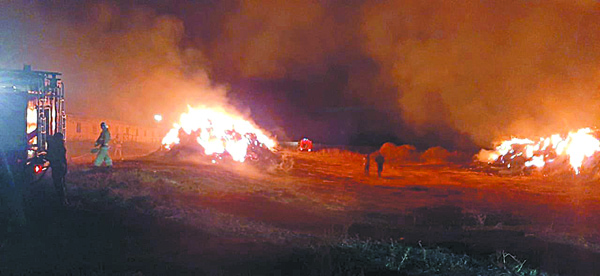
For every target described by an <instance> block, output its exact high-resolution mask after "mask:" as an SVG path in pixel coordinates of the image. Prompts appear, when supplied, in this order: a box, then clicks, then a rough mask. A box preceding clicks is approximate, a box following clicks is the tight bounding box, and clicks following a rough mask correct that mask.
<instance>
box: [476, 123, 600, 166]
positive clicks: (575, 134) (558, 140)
mask: <svg viewBox="0 0 600 276" xmlns="http://www.w3.org/2000/svg"><path fill="white" fill-rule="evenodd" d="M597 137H598V131H595V130H592V129H590V128H582V129H579V130H577V131H572V132H569V133H568V134H567V135H560V134H554V135H551V136H550V137H542V138H539V139H537V140H531V139H522V138H512V139H510V140H506V141H502V142H500V143H499V144H498V146H496V148H495V149H493V150H485V149H482V150H481V151H480V152H479V153H478V154H477V155H476V156H475V158H476V160H478V161H479V162H484V163H487V164H489V165H491V166H493V167H497V168H499V169H500V170H502V171H501V173H503V174H521V173H530V172H532V171H535V170H537V171H540V172H541V173H542V174H544V175H552V174H557V173H567V172H568V173H574V174H582V173H585V174H594V175H595V174H596V173H597V170H598V166H599V165H600V154H599V152H600V140H598V138H597Z"/></svg>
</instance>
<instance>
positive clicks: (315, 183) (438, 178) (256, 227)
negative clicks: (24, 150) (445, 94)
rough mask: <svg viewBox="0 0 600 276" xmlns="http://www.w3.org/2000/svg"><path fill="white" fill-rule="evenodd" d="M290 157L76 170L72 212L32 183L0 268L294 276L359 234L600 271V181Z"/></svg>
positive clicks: (547, 266) (557, 268) (553, 267)
mask: <svg viewBox="0 0 600 276" xmlns="http://www.w3.org/2000/svg"><path fill="white" fill-rule="evenodd" d="M289 154H290V155H291V156H292V158H293V160H294V168H293V169H292V170H291V171H289V172H284V171H280V170H272V169H269V170H265V169H264V168H256V167H254V166H250V165H239V164H234V165H232V164H222V165H213V164H210V163H208V162H203V161H197V160H196V161H190V160H188V161H181V160H179V161H175V160H173V159H168V158H164V157H148V158H145V159H143V160H135V161H134V160H128V161H123V162H121V163H117V165H116V166H115V168H114V169H113V171H111V172H104V171H94V170H89V169H88V168H87V166H83V165H79V166H74V168H73V169H72V171H71V172H70V174H69V178H68V182H69V185H70V187H69V188H70V190H69V193H70V194H71V197H72V207H70V208H68V209H66V210H62V209H60V208H57V207H55V205H53V204H52V202H51V201H50V200H51V199H53V196H54V195H53V193H52V190H51V189H50V188H49V187H48V186H47V185H46V186H44V185H45V184H43V183H41V184H38V186H32V187H30V189H29V195H30V199H31V200H30V201H29V205H28V206H29V208H28V210H29V213H30V217H31V218H32V219H31V220H32V221H33V226H32V227H30V229H29V230H28V233H26V234H22V235H18V236H14V235H13V236H8V238H6V239H5V240H4V243H3V247H1V248H0V250H4V251H0V253H2V256H4V258H3V259H4V262H3V263H1V264H2V265H3V266H4V267H8V268H9V269H11V270H8V271H17V272H21V271H23V270H19V269H20V268H19V269H17V268H15V267H14V264H16V263H17V264H20V266H21V267H29V268H30V270H31V271H33V272H40V271H51V270H52V267H54V269H58V270H59V271H63V272H64V271H69V272H71V273H72V272H73V271H84V272H86V273H84V274H91V273H90V271H91V272H93V273H99V274H103V273H105V274H113V273H121V272H122V273H123V274H127V275H131V273H132V272H142V273H144V274H153V273H157V274H162V273H165V272H173V271H175V272H181V273H198V274H211V273H212V274H213V275H230V274H236V273H246V274H250V275H264V274H275V275H277V274H278V273H280V274H281V275H292V274H293V272H294V270H298V271H304V272H306V264H307V261H306V258H304V257H301V256H300V257H298V254H299V253H298V248H307V247H309V246H311V245H318V244H322V243H327V242H336V241H339V240H343V239H345V238H356V237H357V238H359V239H361V240H368V239H376V240H388V241H389V240H394V241H398V242H400V243H403V244H408V245H414V246H424V247H432V248H433V247H436V246H439V247H443V248H449V249H451V250H452V251H453V252H455V253H466V254H468V255H470V256H476V257H481V258H485V257H486V256H490V255H493V254H495V253H497V252H502V251H504V252H509V253H511V254H512V255H514V256H516V258H518V259H520V260H526V264H527V265H529V266H532V267H534V268H541V269H542V270H543V271H547V272H551V273H560V274H567V275H593V274H595V273H598V272H599V271H600V253H598V252H600V231H599V229H598V225H600V189H598V187H599V184H598V183H597V182H594V181H591V180H590V181H587V180H584V179H579V178H564V179H548V178H544V177H541V176H528V177H498V176H493V175H488V174H484V173H480V172H475V171H471V170H469V169H468V168H461V167H459V166H456V165H454V166H449V165H405V166H396V167H394V168H391V167H389V166H388V167H386V168H385V170H384V175H383V178H377V177H376V174H375V173H374V172H373V171H372V172H371V175H370V176H365V175H364V173H363V167H362V157H361V156H359V155H356V154H350V153H339V152H338V153H328V154H324V153H297V152H290V153H289ZM371 168H372V169H373V166H372V167H371ZM44 187H45V188H44ZM32 237H33V238H32ZM22 248H27V250H24V251H23V252H20V251H19V250H16V251H14V252H15V254H8V251H7V250H8V249H22ZM74 248H75V249H74ZM11 252H12V251H11ZM25 259H28V261H25ZM29 259H30V260H29ZM309 265H310V263H309ZM303 266H304V268H302V267H303ZM0 268H1V267H0ZM302 269H304V270H302ZM315 269H316V270H319V268H318V267H317V268H315ZM0 271H2V270H1V269H0ZM74 274H77V273H74Z"/></svg>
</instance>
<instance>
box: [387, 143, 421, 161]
mask: <svg viewBox="0 0 600 276" xmlns="http://www.w3.org/2000/svg"><path fill="white" fill-rule="evenodd" d="M379 152H381V154H382V155H383V157H385V161H386V162H389V163H398V164H402V163H412V162H417V161H418V160H419V153H418V152H417V148H415V147H414V146H412V145H402V146H396V145H394V144H393V143H390V142H388V143H385V144H383V145H382V146H381V148H380V149H379Z"/></svg>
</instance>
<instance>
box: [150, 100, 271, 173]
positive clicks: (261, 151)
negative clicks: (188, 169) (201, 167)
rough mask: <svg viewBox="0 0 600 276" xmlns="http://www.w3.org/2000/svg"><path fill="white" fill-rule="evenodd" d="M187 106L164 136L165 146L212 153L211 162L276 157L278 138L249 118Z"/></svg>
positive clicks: (190, 151)
mask: <svg viewBox="0 0 600 276" xmlns="http://www.w3.org/2000/svg"><path fill="white" fill-rule="evenodd" d="M188 108H189V110H188V112H187V113H183V114H181V117H180V119H179V123H176V124H174V125H173V128H172V129H171V130H170V131H169V132H168V133H167V135H166V136H165V137H164V138H163V140H162V144H163V146H164V148H165V149H167V150H172V151H188V153H192V152H200V153H201V154H203V155H205V156H210V157H212V162H213V163H216V162H219V161H221V160H223V159H231V160H233V161H237V162H244V161H246V160H251V161H259V160H263V161H266V160H269V159H273V158H275V154H274V151H275V147H276V145H277V142H276V141H275V140H274V139H272V138H270V137H269V136H268V135H267V134H265V132H264V131H262V130H261V129H260V128H258V127H257V126H255V125H254V124H253V123H251V122H250V121H247V120H245V119H243V118H242V117H241V116H235V115H233V114H230V113H228V112H226V111H224V110H216V109H211V108H204V107H202V108H192V107H188Z"/></svg>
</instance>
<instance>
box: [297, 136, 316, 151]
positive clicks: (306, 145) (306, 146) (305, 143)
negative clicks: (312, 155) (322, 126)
mask: <svg viewBox="0 0 600 276" xmlns="http://www.w3.org/2000/svg"><path fill="white" fill-rule="evenodd" d="M298 150H299V151H312V150H313V142H312V141H311V140H309V139H308V138H302V140H300V141H299V142H298Z"/></svg>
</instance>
